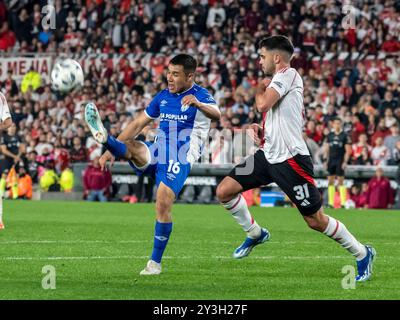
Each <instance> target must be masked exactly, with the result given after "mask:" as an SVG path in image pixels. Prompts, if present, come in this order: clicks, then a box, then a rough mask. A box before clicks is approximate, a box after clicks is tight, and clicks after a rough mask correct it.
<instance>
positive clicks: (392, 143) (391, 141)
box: [383, 124, 400, 165]
mask: <svg viewBox="0 0 400 320" xmlns="http://www.w3.org/2000/svg"><path fill="white" fill-rule="evenodd" d="M398 141H400V136H399V126H398V125H397V124H394V125H392V126H391V127H390V136H386V137H385V140H384V142H383V143H384V145H385V146H386V148H388V150H389V152H390V156H389V161H388V164H389V165H396V161H395V160H394V157H393V152H394V150H395V149H396V144H397V142H398Z"/></svg>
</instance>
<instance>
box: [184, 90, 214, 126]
mask: <svg viewBox="0 0 400 320" xmlns="http://www.w3.org/2000/svg"><path fill="white" fill-rule="evenodd" d="M213 101H214V100H213ZM182 105H192V106H195V107H196V108H198V109H200V111H201V112H203V113H204V115H205V116H206V117H207V118H210V119H211V120H219V118H221V111H219V108H218V106H217V105H216V104H215V103H205V102H201V101H199V100H198V99H197V98H196V97H195V96H194V95H192V94H190V95H187V96H184V97H183V98H182Z"/></svg>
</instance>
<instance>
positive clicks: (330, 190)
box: [328, 185, 336, 207]
mask: <svg viewBox="0 0 400 320" xmlns="http://www.w3.org/2000/svg"><path fill="white" fill-rule="evenodd" d="M335 192H336V189H335V186H333V185H331V186H328V204H329V205H330V206H331V207H333V206H334V204H335Z"/></svg>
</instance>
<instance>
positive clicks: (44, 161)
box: [0, 0, 400, 199]
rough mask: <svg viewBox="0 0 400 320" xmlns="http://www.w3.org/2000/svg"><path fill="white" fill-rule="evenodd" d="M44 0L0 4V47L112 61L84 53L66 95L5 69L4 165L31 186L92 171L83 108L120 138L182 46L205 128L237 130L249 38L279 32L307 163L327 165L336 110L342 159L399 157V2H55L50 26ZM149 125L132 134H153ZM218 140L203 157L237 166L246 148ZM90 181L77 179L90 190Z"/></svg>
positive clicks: (247, 80)
mask: <svg viewBox="0 0 400 320" xmlns="http://www.w3.org/2000/svg"><path fill="white" fill-rule="evenodd" d="M47 4H48V2H47V1H3V0H0V52H1V51H2V52H3V53H4V54H8V55H13V54H30V53H35V54H42V55H46V54H49V55H53V56H54V57H56V56H60V55H63V54H65V55H69V56H73V57H76V58H77V59H78V58H80V57H88V56H90V55H100V54H105V55H107V56H108V57H110V59H104V60H102V61H101V63H98V62H97V63H95V61H94V60H90V59H88V60H87V61H86V62H85V70H86V73H85V78H86V80H85V84H84V87H83V89H82V90H80V91H77V92H74V93H73V94H71V95H66V96H60V95H58V94H57V93H55V92H53V91H52V90H51V88H50V85H49V84H48V83H46V81H41V82H40V83H39V84H38V85H37V86H29V85H28V86H27V87H24V88H22V86H21V84H19V83H17V82H16V81H15V79H14V78H13V72H12V70H11V71H10V72H9V74H8V75H7V79H6V80H4V81H2V82H1V83H0V89H1V91H2V92H3V93H4V94H5V96H6V98H7V101H8V104H9V106H10V108H11V109H12V113H13V119H14V122H15V124H16V127H13V128H11V129H9V131H8V133H7V134H4V135H3V137H2V147H1V148H2V151H3V152H2V155H1V157H2V159H1V161H2V167H3V168H7V169H10V168H11V166H12V164H13V163H21V162H22V163H23V165H22V166H21V167H24V169H21V170H22V171H25V172H27V173H29V175H30V176H31V177H32V180H33V182H34V183H35V182H38V181H39V180H38V178H40V177H41V176H42V175H43V172H44V171H43V170H44V169H46V168H52V170H54V172H55V173H56V174H57V175H58V176H59V175H60V174H61V173H62V172H64V171H65V169H67V168H69V167H70V165H71V164H72V163H75V162H87V161H90V162H91V164H90V170H91V173H93V172H94V173H93V174H94V175H96V173H95V171H96V169H97V168H98V157H99V156H100V155H101V153H102V150H101V147H100V146H98V145H97V143H96V142H95V141H94V140H93V139H92V138H91V137H90V135H89V133H88V131H87V128H86V126H85V125H84V122H83V120H82V119H83V118H82V106H83V104H84V103H85V102H86V101H88V100H92V101H94V102H95V103H96V104H97V106H99V107H100V109H101V116H102V118H103V120H104V122H105V125H106V127H107V129H108V130H109V131H110V133H111V134H112V135H118V133H119V132H120V131H121V130H122V129H124V127H125V126H126V125H127V124H128V123H129V122H130V121H131V120H132V119H133V118H134V117H135V116H136V114H137V113H138V112H140V111H141V110H143V109H144V108H145V107H146V105H147V104H148V103H149V101H150V100H151V99H152V97H153V96H154V95H155V94H156V93H157V92H158V91H159V90H161V89H164V88H165V85H166V73H165V70H166V66H167V65H168V61H169V59H170V58H171V57H172V56H173V55H174V54H176V53H179V52H186V53H189V54H192V55H194V56H195V57H196V59H197V60H198V63H199V68H198V70H197V71H198V74H197V80H196V82H197V83H199V84H200V85H202V86H205V87H207V88H208V89H209V90H211V91H212V92H213V94H214V96H215V98H216V101H217V102H218V104H219V106H220V109H221V111H222V114H223V116H222V117H221V120H220V121H218V122H213V123H212V128H215V129H226V130H227V131H231V132H241V131H242V130H243V129H246V128H247V127H248V126H249V125H250V124H252V123H260V122H261V115H260V114H259V113H257V112H256V110H255V108H254V94H255V88H256V86H257V84H258V82H259V81H260V80H261V79H262V73H261V71H260V68H259V66H258V55H257V42H258V40H259V39H261V38H262V37H264V36H270V35H276V34H284V35H287V36H288V37H289V38H290V39H291V40H292V42H293V44H294V46H295V53H294V56H293V60H292V66H293V67H294V68H296V69H297V70H298V71H299V73H300V74H301V75H302V76H303V80H304V105H305V110H306V113H305V120H306V122H305V130H304V137H305V139H306V142H307V145H308V146H309V149H310V151H311V153H312V155H313V158H314V161H315V163H316V164H323V163H324V162H325V161H326V160H327V159H325V158H324V153H323V152H322V150H323V148H322V145H323V142H324V138H325V136H326V135H327V134H328V133H329V131H330V125H331V120H332V119H334V118H335V117H339V118H341V119H342V121H343V130H344V131H345V132H346V133H347V134H348V135H349V136H350V137H351V141H352V156H351V158H350V160H349V164H359V165H367V164H374V165H386V164H388V165H391V164H397V163H399V161H400V156H399V155H400V142H399V140H400V136H399V127H398V126H399V121H400V86H399V84H400V40H399V39H400V2H399V1H393V0H392V1H391V0H387V1H384V0H383V1H382V0H374V1H367V0H365V1H357V0H354V1H351V5H352V6H351V7H350V8H351V14H349V13H348V11H346V8H344V2H342V1H330V0H326V1H324V0H322V1H301V0H299V1H292V0H286V1H283V0H265V1H264V0H261V1H260V0H259V1H257V0H253V1H250V0H249V1H239V0H224V1H216V0H171V1H161V0H154V1H146V0H122V1H113V0H108V1H103V0H97V1H91V0H88V1H79V0H75V1H61V0H56V1H54V7H55V24H56V28H55V29H51V28H49V27H47V26H46V25H44V26H43V25H42V19H43V14H42V8H43V7H44V6H46V5H47ZM344 9H345V10H344ZM116 56H118V57H119V58H118V60H115V59H114V60H113V59H111V58H112V57H116ZM78 61H79V59H78ZM90 61H92V63H91V62H90ZM116 61H117V62H116ZM30 71H31V72H33V73H34V72H35V70H30ZM38 76H39V77H40V75H38ZM156 126H157V123H154V125H152V126H151V127H148V128H146V129H145V130H144V132H143V134H142V136H141V137H140V138H141V139H147V140H151V139H153V138H154V135H155V130H154V128H155V127H156ZM226 130H225V131H226ZM224 141H225V143H222V144H221V143H216V144H215V145H213V144H212V143H211V146H210V147H211V149H212V150H211V152H210V156H209V157H208V159H203V160H205V161H208V162H211V163H215V164H219V163H222V162H226V161H227V159H231V160H230V161H232V162H237V161H239V160H240V158H241V156H244V155H245V154H246V152H248V150H245V151H244V152H243V154H240V155H239V157H235V158H230V157H229V156H228V154H229V153H230V152H231V150H230V149H231V148H232V147H234V146H233V144H232V143H231V144H230V142H229V140H227V139H225V140H224ZM7 151H9V152H11V154H8V153H7ZM89 173H90V172H89ZM66 179H67V180H68V179H69V178H66ZM96 181H97V182H96V188H100V189H102V190H106V192H105V194H110V193H111V194H112V193H113V192H112V191H110V189H109V188H110V186H111V180H110V179H109V178H108V177H106V178H104V177H102V178H99V179H98V180H96ZM97 184H98V185H97ZM99 186H100V187H99ZM90 188H91V187H90V186H89V185H87V184H86V185H85V189H86V192H85V194H86V195H87V196H89V195H90ZM96 190H97V189H96ZM92 196H93V197H94V195H90V197H92ZM100 197H101V195H98V198H99V199H100Z"/></svg>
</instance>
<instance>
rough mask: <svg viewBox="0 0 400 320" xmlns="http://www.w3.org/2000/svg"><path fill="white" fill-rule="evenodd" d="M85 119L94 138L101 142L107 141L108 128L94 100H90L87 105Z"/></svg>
mask: <svg viewBox="0 0 400 320" xmlns="http://www.w3.org/2000/svg"><path fill="white" fill-rule="evenodd" d="M85 121H86V123H87V125H88V127H89V129H90V131H91V132H92V135H93V138H94V139H95V140H96V141H97V142H98V143H100V144H103V143H105V142H106V141H107V130H106V129H105V128H104V126H103V123H102V122H101V117H100V114H99V111H98V110H97V107H96V105H95V104H94V103H93V102H89V103H88V104H87V105H86V107H85Z"/></svg>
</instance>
